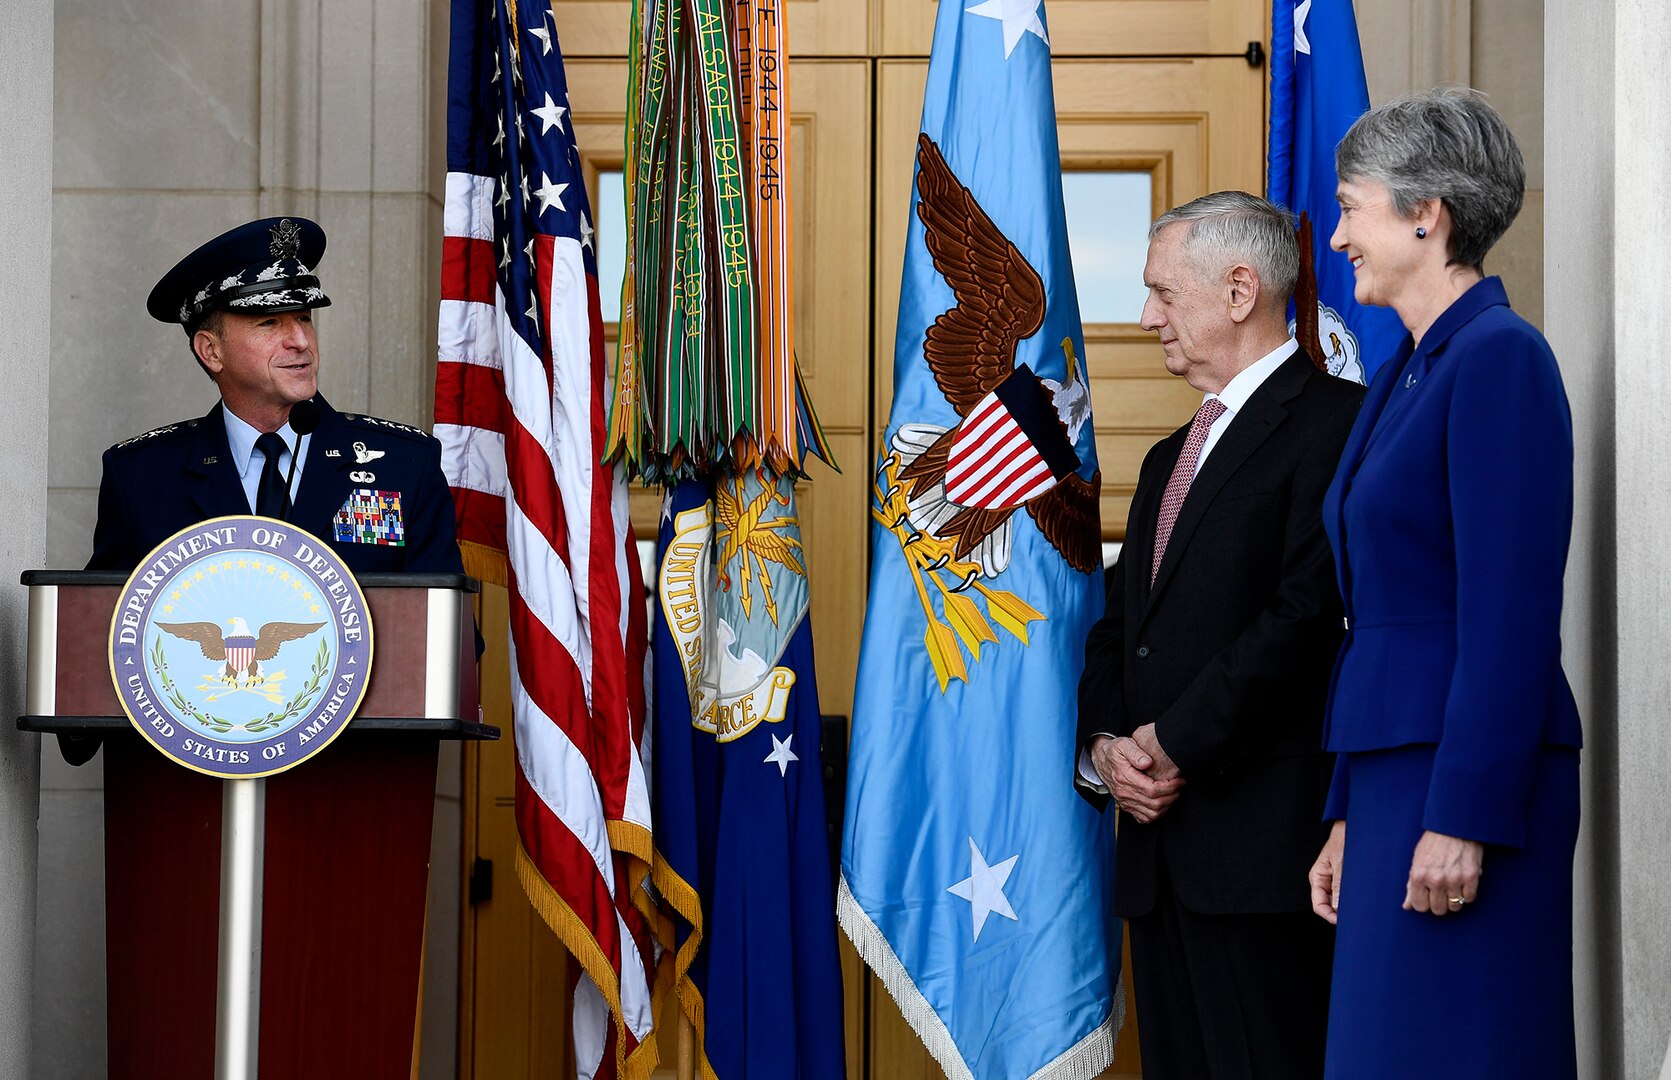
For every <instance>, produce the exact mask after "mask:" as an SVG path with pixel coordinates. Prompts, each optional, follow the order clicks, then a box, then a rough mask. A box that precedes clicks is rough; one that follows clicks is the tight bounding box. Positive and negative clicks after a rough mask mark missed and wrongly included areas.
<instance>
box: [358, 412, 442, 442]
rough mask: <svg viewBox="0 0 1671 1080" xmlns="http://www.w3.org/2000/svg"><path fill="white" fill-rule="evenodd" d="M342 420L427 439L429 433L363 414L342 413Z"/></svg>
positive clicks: (407, 425)
mask: <svg viewBox="0 0 1671 1080" xmlns="http://www.w3.org/2000/svg"><path fill="white" fill-rule="evenodd" d="M342 418H343V419H344V420H347V421H348V422H349V423H351V424H368V425H370V426H371V427H375V428H383V429H384V430H387V431H403V432H405V433H406V434H408V435H417V436H419V437H420V438H425V439H427V438H429V432H427V431H425V430H424V429H423V428H415V427H413V426H411V425H410V424H402V423H399V422H397V421H394V420H385V419H383V418H382V417H381V416H367V415H366V414H365V413H343V414H342Z"/></svg>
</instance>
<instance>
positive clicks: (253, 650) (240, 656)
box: [157, 617, 325, 683]
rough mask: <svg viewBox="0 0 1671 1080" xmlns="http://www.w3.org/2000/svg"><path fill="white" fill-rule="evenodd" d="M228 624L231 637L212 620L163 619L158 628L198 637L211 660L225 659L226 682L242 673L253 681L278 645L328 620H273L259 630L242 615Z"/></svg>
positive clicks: (304, 635) (187, 636)
mask: <svg viewBox="0 0 1671 1080" xmlns="http://www.w3.org/2000/svg"><path fill="white" fill-rule="evenodd" d="M227 625H228V626H230V627H231V628H232V636H231V637H222V636H221V632H220V627H219V626H217V625H216V624H214V623H212V622H187V623H165V622H160V623H157V629H159V630H162V631H164V632H165V633H169V634H172V635H174V636H175V637H177V638H184V639H185V640H187V641H195V642H196V643H197V647H198V648H200V649H202V650H203V655H204V656H206V657H208V658H209V659H210V660H222V661H225V663H226V669H225V670H224V671H223V672H222V673H221V678H223V679H225V680H226V681H227V682H229V683H231V682H236V681H237V680H238V678H239V676H243V677H244V679H245V681H246V682H250V683H253V682H256V681H258V680H260V679H261V678H262V675H261V661H263V660H271V659H272V658H273V657H275V656H277V655H278V651H279V646H281V645H283V644H284V643H285V642H287V641H295V640H297V639H299V638H305V637H307V636H308V635H309V634H311V633H313V632H314V631H315V630H318V629H319V628H320V627H322V626H324V625H325V624H324V623H322V622H316V623H295V622H270V623H267V624H266V625H265V626H263V627H262V628H261V633H260V634H252V633H250V628H249V623H247V622H245V621H244V620H243V619H242V618H241V617H234V618H232V619H229V620H227Z"/></svg>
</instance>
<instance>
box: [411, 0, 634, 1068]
mask: <svg viewBox="0 0 1671 1080" xmlns="http://www.w3.org/2000/svg"><path fill="white" fill-rule="evenodd" d="M449 66H450V71H449V100H448V116H447V202H446V210H445V222H446V224H445V239H444V242H443V244H444V255H443V269H442V285H441V295H442V300H441V315H440V335H439V365H438V368H437V373H436V386H435V434H436V436H437V437H438V438H439V439H440V440H441V443H442V446H443V448H444V450H443V466H444V468H445V469H446V473H447V478H448V481H449V483H450V484H451V485H452V490H453V495H454V500H455V504H456V506H457V510H458V519H459V521H458V532H459V540H460V544H461V546H462V547H463V548H464V551H465V559H466V565H467V566H468V567H470V568H471V570H472V572H474V573H477V574H478V575H479V576H482V577H485V578H487V579H489V580H497V581H499V582H501V583H503V584H504V585H505V586H506V587H507V590H508V593H509V599H510V631H511V653H512V655H511V658H510V660H511V663H510V669H511V698H512V708H513V727H514V731H515V739H516V763H517V777H516V818H517V830H518V833H519V836H520V839H521V843H522V851H521V856H520V858H519V860H518V864H519V865H518V869H519V871H520V876H521V878H522V882H523V885H524V887H525V888H526V889H527V891H528V895H529V897H530V899H531V900H532V901H533V903H534V906H535V907H536V908H537V909H538V910H539V911H540V912H541V913H542V915H544V917H545V918H546V920H547V922H549V923H550V924H551V926H552V928H553V929H554V930H555V931H556V932H557V933H558V935H559V936H560V937H561V938H562V940H563V942H564V944H565V946H566V947H567V948H568V950H569V952H570V953H571V954H572V955H574V956H575V958H576V959H577V960H578V961H579V963H580V966H581V967H582V968H583V969H584V972H585V974H584V976H583V977H582V978H581V979H580V985H579V987H578V988H577V991H576V1000H575V1037H576V1050H577V1058H578V1059H579V1065H580V1069H581V1073H582V1075H593V1074H594V1073H595V1074H596V1075H600V1076H615V1075H619V1076H627V1077H636V1076H647V1075H648V1072H649V1069H650V1067H651V1066H652V1065H653V1064H654V1061H655V1053H656V1051H655V1041H654V1040H653V1039H652V1038H651V1037H650V1032H651V1019H652V1010H651V1003H650V983H651V975H652V968H653V962H654V958H653V956H652V954H651V937H650V932H649V923H648V920H647V919H646V918H645V915H644V911H647V910H649V909H650V902H649V900H648V898H647V895H645V894H644V893H643V884H644V880H645V876H646V873H647V870H646V868H647V866H648V864H649V862H650V856H651V840H650V804H649V798H648V792H647V789H646V786H645V769H644V765H643V761H642V757H641V753H640V750H641V746H642V736H643V730H644V728H643V725H644V658H645V637H646V634H645V626H644V620H645V610H644V603H643V599H642V597H643V586H642V583H641V581H640V578H639V571H638V562H637V558H636V554H635V548H634V543H633V538H632V532H631V528H630V526H629V524H628V520H627V488H626V478H625V477H624V476H623V475H620V474H618V473H617V472H616V471H615V470H614V469H612V468H611V467H609V466H606V465H601V464H599V461H600V459H601V453H600V448H601V446H602V445H603V441H604V427H605V415H604V402H605V400H606V386H605V383H606V380H607V375H606V371H605V365H604V348H603V327H602V320H601V316H600V314H599V307H598V280H597V259H596V250H595V245H594V232H593V225H592V220H591V209H590V206H589V204H588V201H587V197H586V188H585V182H584V178H583V174H582V171H581V163H580V155H579V152H578V150H577V149H576V147H575V141H574V130H573V123H572V117H571V115H570V112H569V100H568V88H567V81H566V79H565V76H564V73H563V62H562V54H561V52H560V51H559V49H558V46H557V31H556V26H555V24H554V18H553V15H552V12H551V8H550V4H549V3H548V2H547V0H522V2H521V3H520V4H518V3H516V2H515V0H454V3H453V9H452V45H451V58H450V65H449ZM594 1063H595V1064H594Z"/></svg>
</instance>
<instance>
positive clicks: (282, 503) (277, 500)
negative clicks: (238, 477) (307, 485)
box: [255, 431, 290, 519]
mask: <svg viewBox="0 0 1671 1080" xmlns="http://www.w3.org/2000/svg"><path fill="white" fill-rule="evenodd" d="M255 448H256V449H257V450H259V451H261V453H262V454H263V455H264V456H265V457H266V459H267V461H266V464H264V465H262V466H261V483H260V484H259V485H258V486H257V487H256V489H255V512H256V513H257V514H260V515H261V516H262V517H272V518H280V519H283V518H285V517H288V516H289V514H290V485H288V484H286V483H285V482H284V472H283V470H281V469H280V468H279V455H280V454H282V453H284V451H285V449H286V447H285V445H284V440H283V439H282V438H280V437H279V435H278V433H277V432H273V431H269V432H267V433H266V434H264V435H262V436H260V437H259V438H257V439H256V440H255Z"/></svg>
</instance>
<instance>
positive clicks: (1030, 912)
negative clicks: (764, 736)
mask: <svg viewBox="0 0 1671 1080" xmlns="http://www.w3.org/2000/svg"><path fill="white" fill-rule="evenodd" d="M916 161H917V171H916V182H915V184H914V185H913V192H912V215H911V223H910V231H909V235H908V236H907V240H906V255H905V271H904V282H903V286H902V290H901V296H900V314H899V329H898V335H897V338H896V341H895V372H896V381H895V387H894V405H893V416H892V419H891V420H890V422H889V426H888V430H887V434H886V436H885V441H884V445H883V447H882V451H881V456H880V459H879V460H878V462H877V465H876V469H875V472H874V474H873V475H872V478H871V480H872V505H871V513H872V519H873V523H874V525H873V529H874V538H873V548H874V559H873V563H872V573H871V583H870V607H869V610H868V613H867V616H866V621H865V630H864V641H863V646H862V651H861V654H860V660H859V675H858V687H857V690H856V694H855V701H854V716H853V737H852V750H851V759H850V761H851V764H850V779H849V795H848V802H847V815H846V825H845V830H844V843H843V848H842V859H841V881H840V883H839V887H838V901H837V904H838V914H839V917H840V919H841V923H842V926H843V928H844V929H845V930H846V931H847V934H848V936H849V937H851V938H852V939H853V942H854V944H855V945H856V946H857V948H858V951H859V953H860V955H861V956H863V957H864V959H865V962H866V963H868V964H869V965H870V966H871V967H872V968H873V969H875V971H876V972H877V974H878V976H879V977H880V978H881V980H882V982H883V983H884V985H886V986H887V988H888V991H889V992H890V993H891V994H892V995H893V996H894V999H895V1000H896V1001H897V1002H898V1003H899V1005H900V1008H901V1010H902V1012H903V1013H904V1015H905V1018H906V1020H907V1021H909V1022H910V1024H911V1025H912V1027H913V1028H914V1029H915V1030H916V1032H917V1034H918V1035H919V1036H920V1037H921V1038H922V1040H923V1042H924V1044H925V1045H926V1046H927V1048H928V1050H929V1051H930V1053H932V1054H933V1055H934V1058H935V1060H937V1061H938V1062H939V1063H940V1066H941V1068H943V1069H944V1070H945V1072H946V1074H947V1076H949V1077H952V1078H954V1080H955V1078H958V1077H982V1078H986V1077H991V1078H1011V1077H1017V1078H1019V1077H1037V1078H1055V1077H1062V1078H1066V1077H1086V1076H1094V1075H1095V1074H1096V1073H1098V1072H1100V1071H1101V1070H1102V1069H1104V1068H1105V1067H1107V1065H1108V1063H1109V1062H1110V1060H1111V1059H1112V1056H1113V1047H1114V1037H1115V1035H1116V1034H1117V1033H1118V1030H1119V1025H1120V1020H1121V1017H1122V1015H1123V1011H1124V1004H1123V1001H1122V1000H1121V999H1120V998H1119V934H1118V929H1117V927H1116V926H1115V925H1113V921H1112V920H1111V918H1110V916H1109V901H1110V891H1111V858H1110V856H1111V853H1112V845H1113V841H1114V835H1113V829H1112V823H1111V822H1108V821H1105V820H1103V819H1101V817H1100V816H1099V815H1097V814H1096V813H1095V812H1094V811H1092V810H1091V809H1090V808H1089V807H1088V806H1086V805H1085V804H1084V803H1083V802H1082V801H1081V800H1080V799H1079V798H1078V797H1077V796H1075V795H1074V793H1073V790H1072V772H1073V757H1074V746H1073V744H1074V716H1075V697H1074V693H1075V685H1076V683H1077V680H1078V677H1079V670H1080V667H1081V665H1082V662H1083V660H1082V647H1083V644H1084V641H1085V635H1086V633H1087V631H1088V629H1089V627H1090V625H1091V623H1092V622H1093V621H1094V620H1095V619H1096V618H1097V616H1098V614H1099V613H1100V611H1101V608H1102V588H1101V585H1102V573H1101V558H1100V554H1101V548H1100V539H1101V537H1100V526H1099V522H1098V514H1097V496H1098V491H1099V488H1100V485H1101V473H1100V472H1099V471H1098V468H1097V462H1096V447H1095V443H1094V440H1093V431H1092V426H1091V415H1090V395H1089V392H1088V385H1087V381H1086V372H1085V369H1084V365H1083V360H1082V358H1083V356H1084V347H1083V339H1082V336H1081V330H1080V322H1079V304H1078V299H1077V297H1076V295H1075V293H1074V286H1073V271H1072V267H1071V266H1070V264H1069V261H1068V244H1067V235H1066V229H1065V225H1064V214H1063V208H1062V189H1061V175H1060V160H1059V155H1058V151H1057V146H1056V127H1055V111H1054V103H1053V95H1052V92H1051V81H1050V42H1049V31H1048V29H1047V26H1046V23H1045V18H1044V8H1043V5H1042V3H1031V2H1028V0H990V2H986V3H975V4H968V5H967V6H966V4H965V2H964V0H952V2H948V3H942V4H941V5H940V10H939V17H938V21H937V23H936V25H935V34H934V47H933V54H932V57H931V59H930V62H929V72H928V87H927V92H926V95H925V98H924V103H923V122H922V130H921V133H920V135H919V136H918V140H917V146H916Z"/></svg>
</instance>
